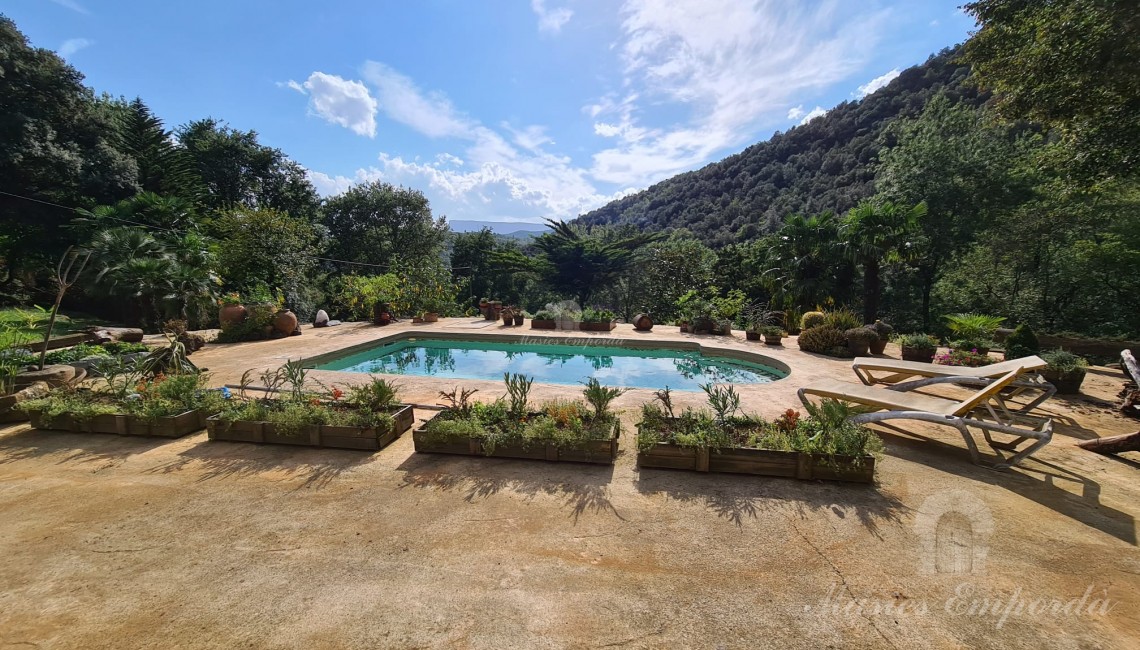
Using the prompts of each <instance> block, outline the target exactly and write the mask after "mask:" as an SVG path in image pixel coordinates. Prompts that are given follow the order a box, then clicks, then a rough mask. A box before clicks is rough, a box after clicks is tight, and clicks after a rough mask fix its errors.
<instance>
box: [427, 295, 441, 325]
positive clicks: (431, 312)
mask: <svg viewBox="0 0 1140 650" xmlns="http://www.w3.org/2000/svg"><path fill="white" fill-rule="evenodd" d="M439 306H440V301H439V300H436V299H434V298H428V299H427V300H425V301H424V311H423V319H424V322H425V323H437V322H439Z"/></svg>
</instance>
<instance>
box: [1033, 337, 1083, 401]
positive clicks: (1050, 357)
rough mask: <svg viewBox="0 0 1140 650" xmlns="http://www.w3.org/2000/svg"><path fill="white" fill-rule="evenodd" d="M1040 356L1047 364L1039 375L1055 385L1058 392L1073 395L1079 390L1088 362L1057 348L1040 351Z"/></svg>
mask: <svg viewBox="0 0 1140 650" xmlns="http://www.w3.org/2000/svg"><path fill="white" fill-rule="evenodd" d="M1041 358H1042V359H1044V360H1045V363H1046V364H1048V365H1046V366H1045V368H1044V369H1043V370H1042V371H1041V376H1042V377H1044V378H1045V381H1048V382H1049V383H1050V384H1053V385H1054V386H1056V387H1057V392H1058V393H1061V394H1063V395H1074V394H1076V393H1079V392H1081V383H1082V382H1084V380H1085V375H1086V374H1087V373H1088V368H1089V362H1088V361H1086V360H1085V359H1084V357H1080V356H1077V355H1075V354H1073V353H1072V352H1069V351H1068V350H1063V349H1060V348H1058V349H1056V350H1050V351H1048V352H1043V353H1041Z"/></svg>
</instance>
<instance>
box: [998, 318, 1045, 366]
mask: <svg viewBox="0 0 1140 650" xmlns="http://www.w3.org/2000/svg"><path fill="white" fill-rule="evenodd" d="M1040 351H1041V344H1040V343H1039V342H1038V341H1037V335H1036V334H1034V333H1033V330H1032V329H1030V327H1029V326H1028V325H1026V324H1025V323H1022V324H1020V325H1018V326H1017V327H1015V328H1014V330H1013V333H1012V334H1010V335H1009V337H1008V338H1006V340H1005V358H1006V359H1020V358H1022V357H1031V356H1033V355H1035V354H1037V353H1038V352H1040Z"/></svg>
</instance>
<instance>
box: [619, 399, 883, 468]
mask: <svg viewBox="0 0 1140 650" xmlns="http://www.w3.org/2000/svg"><path fill="white" fill-rule="evenodd" d="M702 388H704V390H705V392H706V393H707V394H708V408H703V409H694V408H692V407H687V408H685V410H684V411H681V412H680V413H677V412H675V409H674V407H673V404H672V396H671V394H670V391H669V389H668V388H666V389H664V390H662V391H658V392H657V401H656V402H649V403H646V404H644V405H643V406H642V410H641V422H639V423H638V425H637V465H638V467H640V468H667V469H685V470H690V471H697V472H724V473H731V474H751V475H756V476H779V477H786V478H798V479H806V480H812V479H814V480H819V479H822V480H837V481H855V482H862V483H871V482H873V481H874V478H875V455H876V454H878V453H879V451H880V450H881V449H882V442H881V441H880V440H879V437H878V436H877V435H875V434H874V432H872V431H870V430H869V429H866V428H864V427H862V426H859V425H856V424H852V423H851V422H850V417H851V416H852V415H853V414H854V413H853V412H852V411H851V409H850V407H848V406H846V405H844V404H842V403H840V402H835V401H831V400H825V401H823V402H822V403H820V404H819V405H812V406H810V407H808V417H806V418H805V417H801V416H800V413H799V412H798V411H795V410H793V409H788V411H787V412H785V413H784V415H782V416H781V417H780V418H778V419H776V420H775V421H771V422H770V421H767V420H765V419H763V418H761V417H758V416H755V415H747V414H743V413H740V412H739V411H740V396H739V395H738V394H737V393H736V391H735V389H734V388H733V387H732V386H712V385H705V386H702Z"/></svg>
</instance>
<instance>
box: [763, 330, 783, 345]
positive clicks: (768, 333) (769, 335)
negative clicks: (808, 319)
mask: <svg viewBox="0 0 1140 650" xmlns="http://www.w3.org/2000/svg"><path fill="white" fill-rule="evenodd" d="M760 333H761V334H763V335H764V343H766V344H768V345H780V341H781V340H783V338H784V336H786V335H787V332H785V331H784V328H782V327H780V326H779V325H765V326H764V327H761V328H760Z"/></svg>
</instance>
